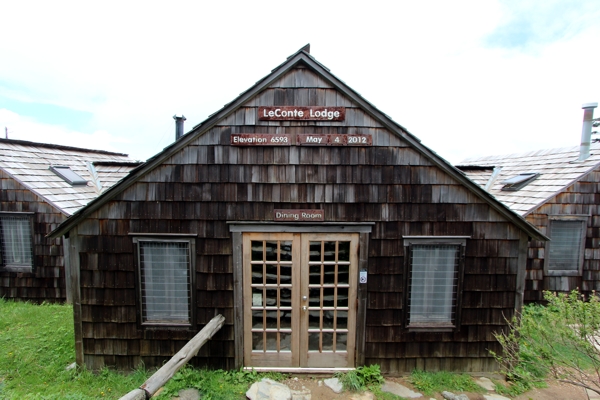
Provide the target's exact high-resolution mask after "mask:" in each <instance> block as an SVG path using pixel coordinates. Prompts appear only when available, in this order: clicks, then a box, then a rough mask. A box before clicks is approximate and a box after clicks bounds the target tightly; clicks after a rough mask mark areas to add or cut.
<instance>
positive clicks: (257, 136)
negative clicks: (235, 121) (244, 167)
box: [231, 106, 373, 146]
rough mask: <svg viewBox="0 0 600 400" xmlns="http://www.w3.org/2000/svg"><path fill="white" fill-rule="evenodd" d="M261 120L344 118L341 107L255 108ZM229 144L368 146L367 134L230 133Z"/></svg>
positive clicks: (370, 144) (369, 141) (344, 110)
mask: <svg viewBox="0 0 600 400" xmlns="http://www.w3.org/2000/svg"><path fill="white" fill-rule="evenodd" d="M258 119H259V120H261V121H344V120H345V119H346V108H345V107H296V106H281V107H258ZM231 145H232V146H292V145H297V146H372V145H373V138H372V137H371V135H362V134H325V135H323V134H319V135H317V134H311V133H301V134H296V135H285V134H281V135H278V134H268V133H234V134H232V135H231Z"/></svg>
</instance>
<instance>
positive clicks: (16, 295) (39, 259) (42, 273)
mask: <svg viewBox="0 0 600 400" xmlns="http://www.w3.org/2000/svg"><path fill="white" fill-rule="evenodd" d="M0 211H5V212H33V213H35V215H34V217H33V231H34V238H33V260H34V261H33V270H32V272H9V271H2V270H1V269H0V297H5V298H7V299H19V300H24V301H31V302H35V303H40V302H42V301H49V302H64V301H65V300H66V291H65V269H64V259H63V247H62V239H61V238H59V239H48V238H46V235H47V234H48V233H50V232H51V231H52V230H54V229H56V227H58V225H59V224H60V223H61V222H63V221H64V220H65V219H66V217H65V216H64V215H63V214H62V213H60V212H59V211H58V210H57V209H55V208H54V207H52V206H51V205H50V204H48V203H47V202H45V201H43V199H42V198H41V197H39V196H38V195H36V194H35V193H33V192H31V191H30V190H29V189H27V188H25V187H24V186H23V185H21V184H20V183H19V182H17V181H16V180H15V179H13V178H12V177H10V176H9V175H8V174H6V173H5V172H4V171H0Z"/></svg>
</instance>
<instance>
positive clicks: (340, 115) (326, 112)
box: [258, 106, 346, 121]
mask: <svg viewBox="0 0 600 400" xmlns="http://www.w3.org/2000/svg"><path fill="white" fill-rule="evenodd" d="M258 119H259V120H261V121H343V120H345V119H346V108H345V107H316V106H315V107H296V106H281V107H258Z"/></svg>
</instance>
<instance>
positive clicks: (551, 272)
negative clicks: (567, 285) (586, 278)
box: [545, 269, 581, 276]
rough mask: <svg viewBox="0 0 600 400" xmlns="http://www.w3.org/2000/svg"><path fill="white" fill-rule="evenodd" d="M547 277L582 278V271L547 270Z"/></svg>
mask: <svg viewBox="0 0 600 400" xmlns="http://www.w3.org/2000/svg"><path fill="white" fill-rule="evenodd" d="M545 275H546V276H581V271H579V270H576V271H574V270H559V269H554V270H547V271H545Z"/></svg>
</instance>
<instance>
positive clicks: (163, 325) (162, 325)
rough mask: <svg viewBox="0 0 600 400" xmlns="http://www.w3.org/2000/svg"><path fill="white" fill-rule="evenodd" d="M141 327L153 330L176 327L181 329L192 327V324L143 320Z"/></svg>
mask: <svg viewBox="0 0 600 400" xmlns="http://www.w3.org/2000/svg"><path fill="white" fill-rule="evenodd" d="M142 328H145V329H154V330H161V329H178V330H182V329H191V328H192V324H177V323H159V322H154V323H153V322H144V323H142Z"/></svg>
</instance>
